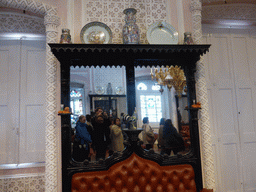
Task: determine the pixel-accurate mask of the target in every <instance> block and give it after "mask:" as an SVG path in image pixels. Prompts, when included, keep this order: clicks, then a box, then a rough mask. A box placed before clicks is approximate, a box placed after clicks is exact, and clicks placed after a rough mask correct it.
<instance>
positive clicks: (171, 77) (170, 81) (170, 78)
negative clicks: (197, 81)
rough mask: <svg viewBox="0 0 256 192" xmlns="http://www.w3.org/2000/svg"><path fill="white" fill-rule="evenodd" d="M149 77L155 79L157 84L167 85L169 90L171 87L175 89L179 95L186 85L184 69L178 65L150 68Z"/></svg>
mask: <svg viewBox="0 0 256 192" xmlns="http://www.w3.org/2000/svg"><path fill="white" fill-rule="evenodd" d="M150 75H151V78H152V80H154V79H156V81H157V84H159V85H160V86H165V85H166V86H167V88H168V89H169V91H170V90H171V88H172V87H174V89H175V90H176V93H177V95H178V96H179V97H181V94H182V92H183V89H184V87H185V86H186V77H185V75H184V71H183V70H182V69H181V68H180V67H178V66H177V65H176V66H175V67H173V66H170V67H169V66H166V68H160V69H159V70H158V69H154V72H153V69H152V68H151V73H150Z"/></svg>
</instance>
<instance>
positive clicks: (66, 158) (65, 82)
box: [49, 44, 210, 191]
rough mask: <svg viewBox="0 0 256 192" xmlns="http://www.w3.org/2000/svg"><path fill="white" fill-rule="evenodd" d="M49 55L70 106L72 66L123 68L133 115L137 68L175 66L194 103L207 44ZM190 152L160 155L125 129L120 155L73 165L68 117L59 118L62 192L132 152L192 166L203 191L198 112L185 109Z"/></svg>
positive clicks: (60, 50) (59, 50) (77, 48)
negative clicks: (80, 177)
mask: <svg viewBox="0 0 256 192" xmlns="http://www.w3.org/2000/svg"><path fill="white" fill-rule="evenodd" d="M49 46H50V47H51V51H52V53H53V54H54V55H55V56H56V58H57V59H58V60H59V62H60V64H61V103H62V104H64V105H65V107H69V105H70V93H69V92H70V91H69V90H70V67H71V66H74V67H76V66H108V65H109V66H122V65H123V66H125V67H126V79H127V108H128V110H127V111H128V114H129V115H132V113H133V110H134V108H135V105H136V96H135V74H134V67H136V66H150V67H153V66H162V65H173V66H175V65H178V66H181V68H182V69H184V72H185V75H186V78H187V98H188V106H191V104H192V102H193V100H196V89H195V78H194V73H195V71H196V62H197V61H198V60H199V59H200V56H201V55H203V54H205V53H206V52H207V51H208V50H209V47H210V45H123V44H97V45H95V44H49ZM188 114H189V127H190V128H191V129H190V136H191V150H190V152H189V153H187V154H185V155H178V156H171V157H170V156H162V155H159V154H156V153H154V152H153V151H147V150H144V149H142V148H141V147H140V143H139V140H138V134H139V132H140V131H141V130H135V131H131V130H128V131H127V134H128V135H129V139H130V140H129V141H130V143H129V144H128V147H127V148H126V149H125V150H124V151H123V152H122V153H114V154H113V155H112V156H111V157H109V158H107V159H106V160H105V161H99V162H88V161H85V162H83V163H76V162H74V161H73V160H72V159H71V129H70V128H71V121H70V115H61V133H62V185H63V191H70V189H71V187H70V186H71V178H72V175H73V174H74V173H77V172H85V171H92V170H94V171H95V170H106V169H108V168H109V167H110V166H111V165H113V164H115V163H116V162H119V161H121V160H124V159H126V158H128V157H129V156H130V155H131V154H132V153H136V154H137V155H139V156H141V157H143V158H146V159H150V160H153V161H155V162H157V163H159V164H160V165H174V164H191V165H192V166H193V168H194V170H195V174H196V176H195V178H196V185H197V189H198V190H201V189H202V173H201V159H200V145H199V130H198V109H194V108H190V107H189V108H188Z"/></svg>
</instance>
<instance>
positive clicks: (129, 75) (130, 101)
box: [126, 60, 136, 116]
mask: <svg viewBox="0 0 256 192" xmlns="http://www.w3.org/2000/svg"><path fill="white" fill-rule="evenodd" d="M128 62H129V63H127V65H126V88H127V94H126V95H127V111H128V115H130V116H132V114H133V112H134V109H135V107H136V90H135V70H134V64H133V62H134V61H133V60H129V61H128Z"/></svg>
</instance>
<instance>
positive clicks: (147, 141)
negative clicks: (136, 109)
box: [142, 117, 155, 150]
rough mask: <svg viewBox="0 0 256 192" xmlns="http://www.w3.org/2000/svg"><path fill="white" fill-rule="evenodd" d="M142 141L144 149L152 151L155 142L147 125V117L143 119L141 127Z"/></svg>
mask: <svg viewBox="0 0 256 192" xmlns="http://www.w3.org/2000/svg"><path fill="white" fill-rule="evenodd" d="M142 129H143V131H142V141H143V143H144V145H146V149H147V150H149V149H152V148H153V144H154V142H155V134H154V132H153V129H152V128H151V126H150V125H149V119H148V117H144V118H143V125H142Z"/></svg>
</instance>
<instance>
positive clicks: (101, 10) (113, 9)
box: [82, 0, 167, 44]
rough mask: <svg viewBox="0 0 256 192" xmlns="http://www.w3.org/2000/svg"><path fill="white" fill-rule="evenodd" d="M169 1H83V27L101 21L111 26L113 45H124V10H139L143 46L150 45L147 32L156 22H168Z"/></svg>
mask: <svg viewBox="0 0 256 192" xmlns="http://www.w3.org/2000/svg"><path fill="white" fill-rule="evenodd" d="M166 1H167V0H94V1H88V0H83V3H82V4H83V9H82V10H83V11H82V12H83V15H82V18H83V20H82V22H83V25H85V24H87V23H89V22H93V21H99V22H102V23H105V24H106V25H108V26H109V28H110V29H111V31H112V33H113V40H112V43H117V44H122V43H123V41H122V29H123V26H124V24H125V22H124V13H123V10H124V9H126V8H130V7H132V8H135V9H136V10H137V14H136V18H137V21H136V23H137V25H138V26H139V28H140V41H141V44H145V43H148V42H147V39H146V31H147V28H148V26H149V25H150V24H152V23H154V22H156V21H166V18H167V13H166V5H167V2H166Z"/></svg>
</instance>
